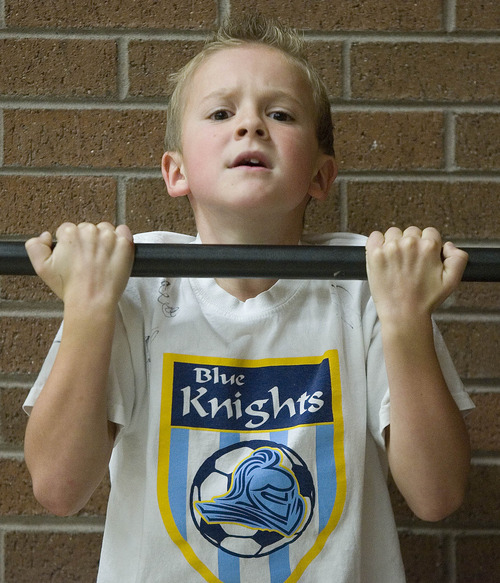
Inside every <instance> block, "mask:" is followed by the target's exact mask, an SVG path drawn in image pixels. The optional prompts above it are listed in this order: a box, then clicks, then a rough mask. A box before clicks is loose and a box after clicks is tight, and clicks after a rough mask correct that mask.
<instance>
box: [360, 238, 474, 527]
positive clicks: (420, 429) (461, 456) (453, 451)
mask: <svg viewBox="0 0 500 583" xmlns="http://www.w3.org/2000/svg"><path fill="white" fill-rule="evenodd" d="M366 250H367V270H368V279H369V283H370V289H371V292H372V296H373V299H374V301H375V305H376V308H377V313H378V316H379V319H380V323H381V330H382V343H383V349H384V357H385V363H386V368H387V375H388V381H389V390H390V398H391V410H390V411H391V412H390V427H389V428H388V430H387V438H386V441H387V451H388V459H389V465H390V468H391V473H392V475H393V478H394V481H395V482H396V485H397V486H398V488H399V490H400V491H401V493H402V494H403V496H404V497H405V499H406V501H407V503H408V504H409V506H410V508H411V509H412V510H413V511H414V512H415V514H416V515H417V516H419V517H420V518H422V519H423V520H431V521H434V520H440V519H442V518H444V517H445V516H447V515H448V514H450V513H451V512H453V511H454V510H456V509H457V508H458V506H460V504H461V502H462V500H463V496H464V492H465V488H466V482H467V477H468V472H469V464H470V446H469V438H468V435H467V431H466V428H465V424H464V421H463V418H462V415H461V413H460V411H459V410H458V407H457V406H456V404H455V401H454V400H453V398H452V396H451V394H450V392H449V390H448V387H447V386H446V382H445V380H444V378H443V374H442V372H441V368H440V365H439V362H438V358H437V356H436V351H435V348H434V340H433V329H432V321H431V314H432V312H433V310H434V309H435V308H436V307H437V306H439V305H440V304H441V303H442V302H443V301H444V299H446V297H448V296H449V295H450V293H451V292H452V291H453V290H454V289H455V288H456V286H457V285H458V283H459V282H460V279H461V277H462V273H463V270H464V269H465V265H466V263H467V254H466V253H465V252H463V251H461V250H459V249H457V248H456V247H455V246H454V245H452V244H451V243H447V244H446V245H444V247H443V246H442V243H441V238H440V236H439V233H438V232H437V231H436V230H435V229H425V230H424V231H420V229H418V228H416V227H410V228H408V229H406V231H405V232H404V233H402V232H401V231H400V230H399V229H396V228H391V229H389V230H388V231H387V232H386V234H385V236H384V235H382V233H379V232H375V233H372V234H371V235H370V237H369V239H368V242H367V246H366Z"/></svg>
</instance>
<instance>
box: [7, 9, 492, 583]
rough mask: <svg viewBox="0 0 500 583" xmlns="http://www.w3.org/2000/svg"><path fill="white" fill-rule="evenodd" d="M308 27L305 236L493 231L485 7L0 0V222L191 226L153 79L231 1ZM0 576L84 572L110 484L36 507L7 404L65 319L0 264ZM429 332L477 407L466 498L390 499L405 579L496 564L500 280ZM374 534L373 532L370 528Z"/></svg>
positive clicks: (449, 575)
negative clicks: (329, 166) (324, 151)
mask: <svg viewBox="0 0 500 583" xmlns="http://www.w3.org/2000/svg"><path fill="white" fill-rule="evenodd" d="M255 10H259V11H260V12H262V13H263V14H265V15H266V14H267V15H274V16H279V17H280V18H281V19H282V20H283V21H285V22H286V23H288V24H291V25H294V26H297V27H299V28H304V29H306V36H307V39H308V41H309V50H310V54H311V57H312V60H313V61H314V62H315V63H316V64H317V66H318V67H319V68H320V69H321V71H322V72H323V73H324V76H325V78H326V80H327V83H328V87H329V90H330V93H331V101H332V114H333V118H334V121H335V125H336V150H337V155H338V161H339V164H340V168H341V173H340V176H339V179H338V180H337V182H336V184H335V185H334V187H333V189H332V193H331V198H330V202H329V203H328V204H327V205H323V206H321V207H320V206H318V207H311V208H310V209H309V214H308V217H307V220H306V223H307V228H308V229H309V230H311V231H332V230H348V231H355V232H361V233H365V234H368V233H369V232H370V231H371V230H373V229H375V228H378V229H385V228H387V227H388V226H390V225H393V224H397V225H399V226H402V227H405V226H408V225H409V224H410V223H416V224H419V225H428V224H432V225H434V226H436V227H437V228H439V229H440V230H441V231H442V233H443V234H444V236H446V237H452V238H453V239H454V240H455V241H456V242H458V243H461V244H474V243H478V244H481V245H498V244H500V212H499V203H500V148H499V140H498V136H499V135H500V115H499V113H500V104H499V98H498V90H499V87H500V75H499V41H500V38H499V35H498V31H499V29H500V3H499V2H498V1H497V0H443V1H442V2H440V1H436V0H420V1H415V2H405V1H403V0H365V1H355V0H343V1H342V2H341V1H322V0H281V1H275V0H244V1H243V0H219V1H216V0H191V1H189V2H188V1H185V2H182V1H169V0H164V1H163V2H160V1H158V0H141V1H140V2H137V1H133V0H99V1H96V0H80V1H79V2H76V3H75V2H73V1H70V0H44V1H43V2H33V0H3V1H1V0H0V94H1V97H0V234H1V237H3V238H25V237H26V235H28V234H38V233H39V232H40V231H41V230H42V229H46V228H49V229H52V230H55V228H56V227H57V226H58V225H59V223H60V222H61V221H63V220H72V221H75V222H79V221H82V220H87V221H100V220H109V221H119V222H122V221H126V222H127V223H128V224H129V225H130V226H131V228H132V230H133V231H134V232H138V231H142V230H151V229H156V228H162V229H167V230H180V231H187V232H192V230H193V222H192V220H191V219H190V218H189V209H188V208H187V205H186V204H185V203H183V202H182V201H179V200H169V199H168V198H167V194H166V191H165V188H164V186H163V183H162V180H161V176H160V172H159V164H160V159H161V155H162V152H163V150H162V139H163V131H164V118H165V77H166V74H167V73H169V72H171V71H173V70H175V69H176V68H178V66H180V65H181V64H182V63H184V62H185V61H186V60H187V59H188V58H189V57H190V56H191V55H192V54H193V52H194V51H195V50H196V49H197V48H198V46H199V43H200V41H202V40H203V38H204V37H205V35H206V33H207V31H209V30H210V29H212V28H213V27H214V25H215V23H217V22H218V21H219V19H220V18H221V17H222V16H224V15H225V14H227V13H229V12H231V13H234V14H239V13H243V12H245V11H247V12H253V11H255ZM0 317H1V328H0V347H1V348H0V350H1V352H0V583H14V582H15V583H23V582H26V583H33V582H35V581H36V582H40V583H45V582H54V583H56V582H57V583H59V582H60V583H66V582H69V581H81V582H90V581H93V580H94V579H95V573H96V567H97V562H98V552H99V547H100V541H101V533H102V529H103V521H104V513H105V509H106V495H107V485H106V484H104V485H103V486H102V487H101V488H100V489H99V490H98V491H97V492H96V494H95V495H94V496H93V498H92V500H91V501H90V502H89V504H88V506H87V507H86V508H85V509H84V510H83V511H82V512H81V513H80V514H79V515H78V516H75V517H72V518H68V519H59V518H55V517H52V516H50V515H48V514H47V513H46V512H44V511H43V510H42V509H41V508H40V507H39V506H38V504H37V503H36V502H35V501H34V500H33V497H32V493H31V486H30V479H29V475H28V473H27V471H26V468H25V466H24V462H23V452H22V441H23V432H24V426H25V422H26V420H25V417H24V414H23V413H22V412H21V410H20V406H21V403H22V401H23V399H24V397H25V395H26V393H27V390H28V387H29V386H30V384H31V382H32V381H33V379H34V378H35V376H36V374H37V371H38V369H39V367H40V365H41V363H42V360H43V357H44V355H45V353H46V352H47V349H48V346H49V343H50V342H51V339H52V337H53V336H54V334H55V331H56V329H57V327H58V325H59V322H60V319H61V305H60V304H59V303H58V302H57V301H55V298H54V296H53V295H51V294H50V293H48V292H47V290H46V289H45V288H44V287H43V285H42V284H41V283H39V282H38V281H37V280H36V279H35V278H29V277H24V278H21V277H5V276H4V277H0ZM437 317H438V320H439V322H440V326H441V329H442V331H443V333H444V336H445V338H446V340H447V343H448V345H449V347H450V350H451V352H452V354H453V356H454V358H455V362H456V364H457V366H458V369H459V371H460V373H461V375H462V377H463V378H464V380H465V383H466V385H467V388H468V390H469V391H470V393H471V394H472V395H473V398H474V400H475V402H476V404H477V411H476V412H475V413H474V414H473V415H471V416H470V417H469V419H468V424H469V427H470V431H471V440H472V445H473V450H474V457H473V463H472V473H471V482H470V489H469V492H468V495H467V500H466V502H465V504H464V506H463V508H462V509H461V510H459V511H458V512H457V513H455V514H454V515H453V516H452V517H450V518H448V519H447V520H445V521H443V522H440V523H437V524H426V523H423V522H421V521H419V520H417V519H416V518H414V517H413V516H412V514H411V513H410V512H409V510H408V509H407V508H406V506H405V504H404V502H403V501H402V500H401V499H400V497H399V496H398V495H397V494H396V493H394V506H395V511H396V516H397V520H398V525H399V528H400V533H401V541H402V547H403V552H404V558H405V563H406V567H407V572H408V580H409V581H415V582H416V581H418V582H423V583H427V582H429V583H455V582H457V583H464V582H473V581H481V582H482V583H487V582H493V581H498V579H499V577H500V556H499V549H500V503H499V500H500V496H499V493H500V421H499V411H500V357H499V348H500V285H499V284H472V283H469V284H462V285H461V286H460V288H459V290H458V292H457V293H456V294H455V295H454V297H453V298H451V299H450V300H449V301H448V302H447V304H446V305H445V306H443V308H442V309H441V310H440V311H439V313H438V315H437ZM381 534H382V533H381Z"/></svg>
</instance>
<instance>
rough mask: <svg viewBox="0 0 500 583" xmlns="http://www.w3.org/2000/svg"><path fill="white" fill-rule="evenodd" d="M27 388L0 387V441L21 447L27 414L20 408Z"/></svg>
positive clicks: (26, 393)
mask: <svg viewBox="0 0 500 583" xmlns="http://www.w3.org/2000/svg"><path fill="white" fill-rule="evenodd" d="M27 395H28V390H27V389H18V388H15V389H6V388H5V389H0V443H3V444H7V445H10V446H13V447H18V448H22V446H23V442H24V432H25V430H26V423H27V421H28V416H27V415H26V413H25V412H24V411H23V410H22V405H23V403H24V400H25V399H26V397H27Z"/></svg>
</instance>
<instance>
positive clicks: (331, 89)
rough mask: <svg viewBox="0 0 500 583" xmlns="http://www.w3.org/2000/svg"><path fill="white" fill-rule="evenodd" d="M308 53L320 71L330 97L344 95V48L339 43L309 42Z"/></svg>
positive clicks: (312, 62)
mask: <svg viewBox="0 0 500 583" xmlns="http://www.w3.org/2000/svg"><path fill="white" fill-rule="evenodd" d="M306 53H307V56H308V58H309V60H310V62H311V64H312V65H313V66H314V67H315V68H316V69H317V70H318V72H319V74H320V75H321V78H322V79H323V81H324V83H325V85H326V88H327V90H328V94H329V95H330V97H340V96H341V95H342V47H341V45H340V44H339V43H327V42H309V43H308V44H307V45H306Z"/></svg>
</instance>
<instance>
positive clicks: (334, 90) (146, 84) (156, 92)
mask: <svg viewBox="0 0 500 583" xmlns="http://www.w3.org/2000/svg"><path fill="white" fill-rule="evenodd" d="M202 46H203V43H202V42H201V41H199V42H198V41H191V42H190V41H137V42H131V43H130V46H129V58H130V70H129V80H130V89H129V92H130V95H134V96H144V97H152V96H166V95H168V94H169V87H168V76H169V75H170V74H171V73H174V72H176V71H178V70H179V69H180V68H181V67H182V66H183V65H184V64H185V63H187V62H188V61H189V60H190V59H191V58H192V57H193V56H194V55H195V54H197V53H198V52H199V50H200V49H201V47H202ZM306 52H307V54H308V56H309V59H310V60H311V63H312V64H313V65H314V66H315V67H316V68H317V69H318V71H319V72H320V73H321V76H322V78H323V80H324V81H325V83H326V85H327V88H328V90H329V92H330V94H331V95H332V96H339V95H340V93H341V47H340V45H339V44H338V43H327V42H310V43H308V44H307V47H306Z"/></svg>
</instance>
